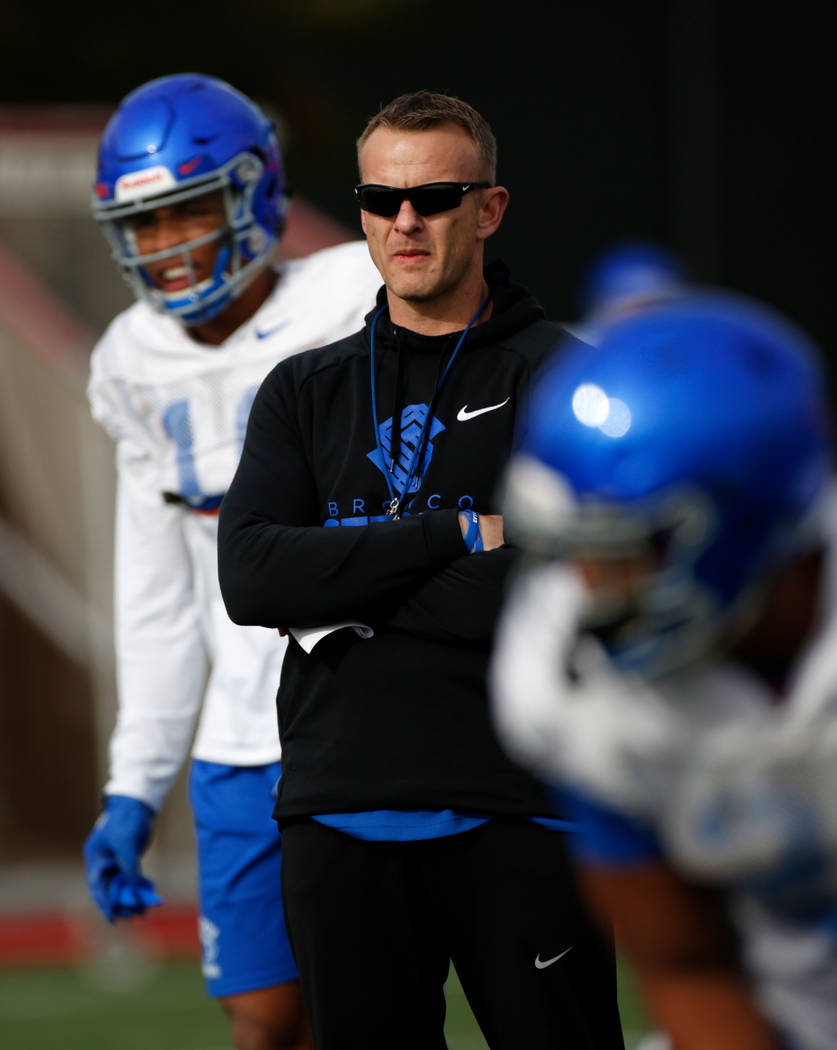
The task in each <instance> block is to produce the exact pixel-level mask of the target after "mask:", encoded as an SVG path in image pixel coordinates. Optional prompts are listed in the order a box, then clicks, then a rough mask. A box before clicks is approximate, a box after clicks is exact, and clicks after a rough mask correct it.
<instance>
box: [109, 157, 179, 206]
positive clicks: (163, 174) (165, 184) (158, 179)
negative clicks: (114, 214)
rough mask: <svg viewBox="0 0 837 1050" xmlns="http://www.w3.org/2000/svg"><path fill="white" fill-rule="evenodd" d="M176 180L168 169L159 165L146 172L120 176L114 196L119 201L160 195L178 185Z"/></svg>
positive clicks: (133, 172) (132, 172)
mask: <svg viewBox="0 0 837 1050" xmlns="http://www.w3.org/2000/svg"><path fill="white" fill-rule="evenodd" d="M176 184H177V183H176V180H175V178H174V176H173V175H172V173H171V172H170V171H169V169H168V168H166V167H163V165H162V164H158V165H157V166H156V167H154V168H146V169H145V171H131V172H127V173H126V174H125V175H120V177H119V178H118V179H117V180H116V187H115V191H114V196H115V198H116V200H118V201H129V200H135V199H136V198H137V197H145V196H147V194H148V193H149V192H150V193H160V192H161V191H162V190H167V189H171V188H172V187H174V186H175V185H176Z"/></svg>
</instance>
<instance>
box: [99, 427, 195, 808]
mask: <svg viewBox="0 0 837 1050" xmlns="http://www.w3.org/2000/svg"><path fill="white" fill-rule="evenodd" d="M183 513H184V512H183V510H182V509H181V508H180V507H177V506H169V505H167V504H165V503H163V501H162V500H161V499H160V496H159V494H158V493H155V492H153V491H149V490H148V488H147V487H145V486H144V485H143V480H142V476H141V471H140V470H138V469H137V468H136V467H133V469H132V467H131V455H130V451H129V449H128V446H127V445H126V444H125V443H123V444H122V445H121V447H120V455H119V482H118V490H117V512H116V586H115V629H116V646H117V652H118V660H117V682H118V690H119V698H120V702H119V713H118V718H117V723H116V728H115V730H114V733H113V735H112V737H111V741H110V769H111V776H110V779H109V780H108V782H107V784H106V786H105V793H106V794H113V795H130V796H132V797H134V798H140V799H142V800H143V801H144V802H147V803H148V805H150V806H151V807H152V809H154V810H159V808H160V806H161V805H162V802H163V800H164V798H165V796H166V794H167V793H168V791H169V789H170V787H171V784H172V782H173V780H174V778H175V777H176V776H177V773H178V771H179V770H180V767H181V766H182V764H183V762H184V760H185V758H186V755H187V754H188V751H189V745H190V743H191V740H192V734H193V731H194V728H195V722H196V720H197V716H198V712H199V710H200V704H201V697H202V694H203V689H204V686H205V683H206V676H207V671H208V656H207V651H206V648H205V646H204V642H203V638H202V634H201V630H200V610H199V608H198V605H197V600H196V588H195V580H194V567H193V564H192V560H191V558H190V554H189V550H188V548H187V546H186V542H185V538H184V533H183V529H182V522H181V518H182V515H183Z"/></svg>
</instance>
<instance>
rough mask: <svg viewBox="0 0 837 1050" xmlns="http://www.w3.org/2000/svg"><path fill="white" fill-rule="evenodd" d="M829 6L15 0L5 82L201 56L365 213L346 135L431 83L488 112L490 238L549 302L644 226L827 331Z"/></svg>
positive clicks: (140, 77)
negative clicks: (494, 209)
mask: <svg viewBox="0 0 837 1050" xmlns="http://www.w3.org/2000/svg"><path fill="white" fill-rule="evenodd" d="M834 24H835V19H834V4H833V3H817V2H814V3H808V2H805V3H801V4H797V5H788V4H782V5H777V6H776V7H775V8H770V7H769V5H750V4H735V3H726V4H724V3H720V2H718V0H715V2H712V0H706V2H698V0H691V2H690V0H671V2H670V3H665V2H661V0H657V2H655V0H640V2H636V3H631V4H617V3H610V4H603V3H595V2H589V0H588V2H575V0H570V2H561V0H556V2H553V3H546V2H544V3H536V2H532V0H518V2H516V3H515V2H513V0H506V2H504V3H498V2H496V0H488V2H485V3H475V2H473V0H461V2H453V0H294V2H290V0H229V2H225V3H223V4H217V3H211V2H210V3H204V4H201V5H195V4H186V3H176V2H168V3H162V2H160V0H147V2H145V3H142V4H137V5H130V6H126V5H124V4H113V3H109V4H103V3H100V2H88V3H86V4H84V5H73V4H66V5H60V6H59V5H57V4H55V5H41V4H35V3H29V4H26V3H22V2H20V0H16V2H13V3H12V4H11V7H10V6H9V3H8V2H7V3H6V4H5V5H4V10H3V15H2V32H1V33H0V100H2V101H3V102H4V103H7V104H8V103H29V104H33V103H55V102H61V103H89V104H105V105H114V104H115V103H116V102H117V101H118V99H119V98H120V97H121V96H122V95H123V94H125V93H126V92H127V91H128V90H130V89H131V88H133V87H135V86H136V85H138V84H139V83H141V82H142V81H144V80H147V79H149V78H150V77H152V76H156V75H160V74H164V73H171V72H179V71H185V70H196V71H200V72H206V73H212V74H216V75H219V76H222V77H224V78H226V79H228V80H230V81H231V82H232V83H233V84H235V85H236V86H237V87H239V88H241V89H242V90H243V91H245V92H246V93H248V94H250V95H253V96H255V97H256V98H258V99H259V100H260V101H261V102H263V103H265V104H267V105H269V106H271V107H273V108H275V110H276V111H277V112H279V113H280V114H281V117H282V121H283V124H284V140H285V152H286V158H287V167H288V170H289V174H290V179H291V181H292V182H293V183H294V184H295V185H296V186H298V187H299V188H300V190H301V191H302V192H304V194H305V196H306V197H307V198H308V199H310V200H311V201H313V202H314V203H316V204H318V205H320V206H321V207H323V208H324V209H326V211H327V212H329V213H330V214H331V215H333V216H334V217H336V218H339V219H342V220H343V221H345V222H347V223H349V224H352V225H353V226H356V213H355V210H354V208H353V200H352V197H351V193H350V188H351V185H352V183H353V180H354V170H353V142H354V139H355V137H356V135H357V134H358V132H359V131H360V130H361V128H362V126H363V124H364V122H365V120H366V118H367V117H368V116H369V115H371V114H372V113H374V112H375V111H376V109H377V108H378V106H379V104H380V103H382V102H385V101H388V100H389V99H390V98H392V97H393V96H395V95H396V94H399V93H401V92H402V91H407V90H413V89H415V88H418V87H431V88H435V89H439V90H443V91H448V92H451V93H453V94H458V95H461V96H462V97H464V98H466V99H468V100H469V101H470V102H472V103H473V104H475V105H476V106H477V108H479V109H480V110H481V111H483V112H484V114H485V115H486V116H487V117H488V119H489V121H490V122H491V123H492V125H493V127H494V129H495V131H496V133H497V136H498V139H499V143H500V178H501V181H503V182H504V183H505V184H506V185H508V186H509V187H510V189H511V192H512V210H511V211H510V213H509V215H508V218H507V221H506V223H505V228H504V229H503V230H502V231H501V233H500V234H499V235H498V237H497V238H496V243H495V249H496V253H498V254H501V255H502V256H504V257H505V258H506V260H507V261H508V262H509V263H510V264H511V266H512V269H513V271H514V272H515V273H516V274H517V275H518V276H519V277H520V278H521V279H523V280H525V282H527V283H528V284H529V285H530V286H531V287H532V288H533V290H535V291H536V292H537V293H538V294H539V295H540V297H541V298H542V300H543V302H544V303H545V305H546V306H547V308H548V310H549V312H550V313H551V314H552V315H553V317H555V318H556V319H559V318H561V319H563V318H569V317H571V316H573V314H574V312H575V309H576V304H575V299H574V296H575V291H576V287H577V276H578V271H579V267H580V265H581V264H582V263H583V262H584V261H586V260H587V259H589V258H590V257H591V256H592V255H593V254H594V253H596V252H597V250H598V249H599V248H600V247H602V246H603V245H604V244H606V243H608V242H610V241H612V240H614V239H616V238H620V237H624V236H632V235H642V236H646V237H653V238H657V239H659V240H662V241H663V242H665V243H666V244H668V246H669V247H671V248H673V249H675V250H676V251H677V252H679V253H680V254H681V256H682V258H683V259H684V261H685V263H686V264H687V266H688V267H689V268H690V270H691V271H692V273H693V274H694V275H695V277H696V278H698V279H700V280H705V281H710V282H720V283H723V284H728V285H730V286H732V287H735V288H739V289H741V290H744V291H747V292H751V293H753V294H756V295H758V296H761V297H764V298H766V299H768V300H770V301H771V302H773V303H774V304H775V305H777V306H779V307H780V308H782V309H784V310H785V311H786V312H788V313H789V314H791V315H792V316H793V317H794V318H796V319H797V320H798V321H799V322H801V323H802V324H803V325H805V326H806V327H807V328H809V329H810V330H811V331H812V332H813V333H814V334H815V335H816V336H817V337H818V338H819V339H820V340H821V341H822V342H823V343H824V344H825V346H826V347H827V348H831V347H832V346H833V343H834V336H835V330H834V328H835V320H834V318H833V316H832V310H831V308H830V303H829V298H828V291H829V289H828V285H827V281H826V271H827V270H828V269H830V263H829V261H828V260H829V259H831V258H832V254H833V248H832V242H833V234H834V229H835V224H834V220H833V214H832V213H833V209H832V202H831V190H832V186H833V185H834V184H835V175H836V174H837V168H836V167H835V161H834V159H833V155H834V151H833V149H832V146H831V140H832V137H833V130H832V128H833V120H834V113H835V75H834V59H833V49H834V33H833V29H834Z"/></svg>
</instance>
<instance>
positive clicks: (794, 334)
mask: <svg viewBox="0 0 837 1050" xmlns="http://www.w3.org/2000/svg"><path fill="white" fill-rule="evenodd" d="M829 430H830V423H829V410H828V405H827V391H826V383H825V379H824V376H823V374H822V372H821V369H820V367H819V364H818V360H817V354H816V352H815V351H814V350H813V349H812V348H811V347H810V345H809V344H808V342H807V340H806V339H805V337H803V336H802V335H801V334H800V333H799V332H798V331H797V330H795V329H794V328H793V327H792V326H790V325H789V324H788V323H787V322H786V321H784V320H783V319H780V318H777V317H776V316H775V315H774V314H772V312H770V311H768V310H767V309H766V308H764V307H761V306H757V305H755V304H752V303H749V302H743V301H741V300H740V299H738V298H732V297H727V296H722V295H719V294H717V293H713V294H711V295H709V294H703V293H697V294H695V295H694V296H692V297H691V298H690V299H689V300H688V301H687V300H685V299H684V300H682V301H680V302H673V303H671V304H669V305H666V306H662V307H658V308H655V309H652V310H650V311H647V312H644V313H642V314H641V315H637V316H635V317H633V318H629V319H627V320H624V321H621V322H619V323H617V324H616V325H614V326H613V327H611V328H609V329H608V330H607V331H606V332H605V334H604V336H603V339H602V341H601V343H600V345H599V346H597V347H596V348H593V349H589V348H588V349H586V350H585V351H583V352H573V351H568V353H567V354H566V355H564V356H563V357H562V356H561V355H558V356H557V358H556V361H555V363H554V365H553V366H551V369H550V370H549V371H548V372H547V373H546V374H545V375H544V377H543V379H542V382H541V384H540V385H539V387H538V388H537V389H536V391H535V393H534V395H533V398H532V402H531V405H530V410H529V416H528V422H527V427H526V429H525V434H524V436H523V437H522V439H521V442H520V446H519V451H518V452H517V454H516V455H515V457H514V458H513V460H512V463H511V465H510V467H509V470H508V473H507V477H506V482H505V500H504V510H503V513H504V521H505V523H506V529H507V535H510V536H512V537H514V538H515V539H516V540H517V541H518V542H519V543H520V545H521V546H522V547H523V548H524V549H525V550H526V551H527V552H528V559H527V560H524V562H523V564H522V566H521V571H520V574H519V576H518V578H517V581H516V584H515V587H514V589H513V592H512V594H511V595H510V597H509V601H508V604H507V607H506V610H505V613H504V618H503V621H502V624H501V628H500V631H499V635H498V644H497V649H496V652H495V660H494V665H493V671H492V677H493V685H494V694H495V716H496V723H497V727H498V730H499V732H500V734H501V736H502V738H503V739H504V741H505V742H506V744H507V746H508V748H509V750H510V751H511V752H513V753H514V754H515V755H516V756H518V758H519V759H520V761H522V762H524V763H525V764H528V765H530V766H532V767H534V768H535V769H536V770H538V771H539V772H540V774H541V776H542V777H543V778H544V780H545V781H547V782H549V783H553V784H555V785H560V786H559V787H557V788H556V800H557V802H558V804H559V805H560V806H561V807H562V808H563V810H564V812H565V815H567V816H572V817H575V819H576V820H577V821H578V829H579V830H578V832H577V834H576V836H575V837H574V839H573V838H572V837H571V842H572V843H574V849H575V853H576V857H577V860H578V863H579V866H580V870H581V872H582V875H583V878H584V881H585V884H586V886H587V888H588V890H589V891H590V894H591V898H592V900H593V901H594V903H595V904H596V906H597V907H598V908H599V909H600V911H601V912H602V913H603V914H606V915H608V916H609V917H612V918H614V919H615V922H616V927H617V931H618V935H619V937H620V940H621V943H622V945H623V946H624V948H626V949H627V951H628V953H629V954H630V956H631V957H632V959H633V961H634V963H635V965H636V968H637V972H638V975H639V978H640V981H641V984H642V986H643V989H644V992H645V996H646V1001H647V1003H648V1005H649V1007H650V1009H651V1011H652V1013H653V1014H654V1015H655V1017H656V1019H657V1020H658V1021H659V1023H660V1025H661V1027H662V1028H663V1029H665V1030H667V1031H668V1033H669V1034H670V1036H671V1038H672V1041H673V1045H674V1046H675V1047H677V1048H678V1050H778V1048H780V1047H781V1048H783V1050H833V1048H834V1047H837V600H836V599H837V595H835V588H834V585H835V581H837V577H836V576H835V573H834V570H835V567H837V559H835V554H837V544H835V531H836V530H835V519H834V513H833V493H832V480H831V479H832V476H833V475H832V470H833V467H832V462H831V455H830V436H829Z"/></svg>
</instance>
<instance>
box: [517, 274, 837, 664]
mask: <svg viewBox="0 0 837 1050" xmlns="http://www.w3.org/2000/svg"><path fill="white" fill-rule="evenodd" d="M829 427H830V422H829V411H828V407H827V401H826V382H825V378H824V376H823V374H822V371H821V368H820V364H819V360H818V355H817V353H816V351H815V350H814V349H813V348H812V346H811V345H810V344H809V343H808V341H807V340H806V338H805V337H804V336H803V335H802V334H801V333H800V332H799V331H797V330H796V329H795V328H793V327H792V326H791V325H790V324H789V323H788V322H787V321H785V320H784V319H782V318H780V317H778V316H776V315H775V314H773V313H772V312H770V311H768V310H767V309H766V308H765V307H762V306H759V305H756V304H754V303H751V302H749V301H745V300H743V299H740V298H737V297H731V296H725V295H721V294H711V295H710V294H702V295H700V296H694V297H692V298H690V299H689V300H682V301H680V302H672V303H670V304H669V305H667V306H660V307H657V308H656V309H654V310H651V311H648V312H646V313H641V314H637V315H635V316H633V317H630V318H628V319H626V320H623V321H621V322H619V323H616V324H614V325H613V326H612V327H610V328H609V329H606V330H605V334H604V336H603V339H602V342H601V343H600V344H599V345H598V346H596V347H594V348H591V347H584V348H578V349H573V348H570V349H568V350H566V351H565V352H563V353H562V352H560V351H559V353H558V354H557V355H556V358H555V359H554V361H553V363H552V364H551V365H550V367H548V369H547V370H546V372H545V373H544V374H543V376H542V379H541V381H540V382H539V383H538V384H537V386H536V388H535V390H534V392H533V396H532V399H531V403H530V405H529V409H528V413H527V420H526V424H525V426H524V429H523V431H522V434H521V437H520V440H519V443H518V450H517V452H516V454H515V456H514V457H513V459H512V462H511V464H510V467H509V470H508V472H507V476H506V482H505V487H504V493H505V495H504V506H503V514H504V516H505V518H504V520H505V529H506V534H507V535H508V536H509V537H510V539H511V541H512V542H516V543H517V544H518V545H520V546H521V547H523V548H524V549H526V550H528V551H529V552H531V553H532V554H534V555H536V556H540V557H545V558H556V557H557V558H566V559H568V560H570V561H574V562H576V563H577V564H578V565H579V566H583V565H584V564H585V562H586V563H587V564H588V565H589V564H590V561H591V560H592V561H593V562H596V561H597V560H598V562H597V563H598V566H599V567H600V568H602V567H604V571H602V572H601V573H600V578H601V579H605V580H607V579H610V580H611V582H612V581H613V580H617V581H620V580H621V581H625V580H629V581H630V582H631V583H632V586H631V588H629V592H630V593H628V592H627V591H626V592H625V594H627V598H626V597H625V594H623V604H622V606H621V607H620V606H619V603H618V601H617V602H615V603H614V602H610V603H608V601H607V600H605V601H603V602H602V603H601V605H600V607H599V608H598V609H597V608H596V605H595V601H594V602H591V610H592V615H591V620H590V623H589V624H588V625H590V626H594V627H595V628H596V630H597V633H598V634H599V636H600V638H601V640H602V641H603V642H604V644H605V646H606V648H607V649H608V651H609V653H610V655H611V657H612V659H613V660H614V662H615V663H616V664H617V666H620V667H622V668H626V669H634V670H638V671H641V672H643V673H647V674H658V673H662V672H664V671H667V670H670V669H672V668H674V667H677V666H679V665H681V664H682V663H684V662H685V661H687V660H689V659H693V658H695V657H697V656H700V655H702V654H704V653H705V652H706V651H707V650H708V649H709V648H710V647H711V646H712V645H714V644H715V643H716V642H718V641H719V639H720V636H721V635H724V634H729V633H730V632H734V631H735V630H736V629H738V628H739V627H740V626H741V625H743V624H744V623H745V622H746V621H747V614H748V613H749V612H750V611H751V610H752V609H753V608H754V607H755V603H756V602H757V600H758V598H759V596H760V594H761V592H762V588H763V587H764V586H766V584H767V582H768V581H769V578H770V574H771V572H772V571H773V570H774V569H776V568H777V567H778V566H779V565H781V564H782V563H783V562H785V561H787V560H789V559H791V558H792V557H793V556H795V555H796V554H798V553H799V552H800V551H801V550H802V549H804V547H805V545H806V544H808V545H811V546H813V545H815V544H817V543H819V542H821V540H822V536H823V522H824V517H825V510H824V508H825V505H826V494H827V491H828V489H829V486H828V480H829V477H830V473H831V457H830V436H829ZM608 565H609V566H610V569H608V568H607V567H608ZM594 567H595V566H594ZM637 573H639V574H640V577H641V580H640V583H639V585H637V583H636V576H637ZM589 583H590V579H589V577H588V584H589ZM606 597H607V596H605V598H606ZM596 615H599V616H600V617H601V620H600V621H599V622H596Z"/></svg>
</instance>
